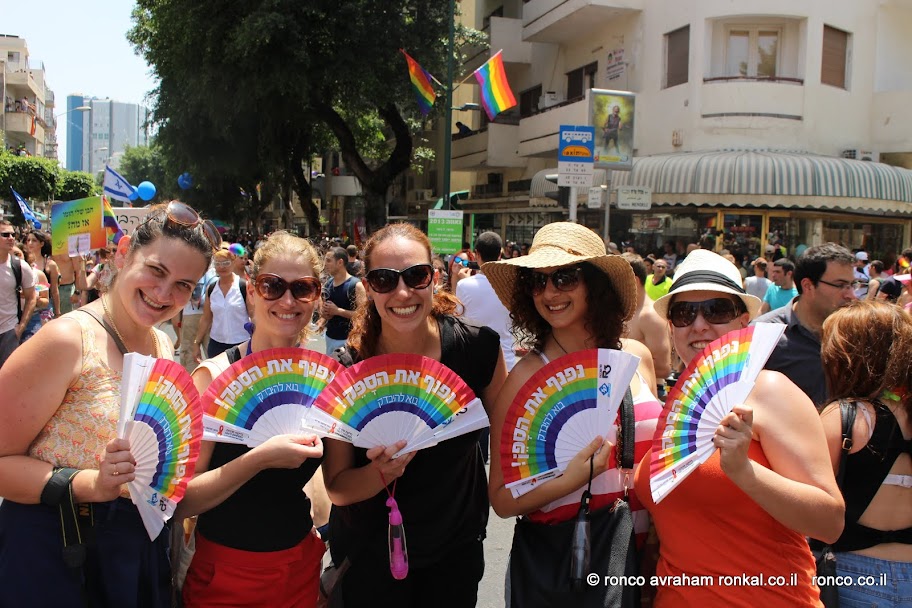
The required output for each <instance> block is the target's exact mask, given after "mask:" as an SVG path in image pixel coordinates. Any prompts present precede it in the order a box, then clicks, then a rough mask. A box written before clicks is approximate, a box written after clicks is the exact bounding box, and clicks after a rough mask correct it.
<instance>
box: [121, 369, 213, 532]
mask: <svg viewBox="0 0 912 608" xmlns="http://www.w3.org/2000/svg"><path fill="white" fill-rule="evenodd" d="M202 417H203V410H202V407H200V401H199V393H197V391H196V387H195V386H193V380H192V379H191V378H190V374H188V373H187V372H186V371H185V370H184V368H183V367H182V366H181V365H180V364H179V363H176V362H174V361H168V360H167V359H156V358H154V357H149V356H147V355H140V354H137V353H127V354H126V355H124V371H123V379H122V382H121V389H120V419H119V420H118V422H117V436H118V437H121V438H126V439H129V441H130V453H131V454H132V455H133V458H134V459H135V460H136V478H135V479H134V480H133V481H131V482H130V483H129V484H128V485H127V487H128V488H129V490H130V499H131V500H132V501H133V504H135V505H136V507H137V509H138V510H139V515H140V516H141V517H142V521H143V525H144V526H145V527H146V532H148V533H149V538H151V539H152V540H155V539H156V538H158V535H159V534H160V533H161V531H162V528H163V527H164V525H165V522H166V521H168V520H169V519H171V516H172V515H174V509H175V507H177V503H178V502H180V500H181V499H182V498H183V497H184V491H185V490H186V488H187V483H188V482H189V481H190V479H191V478H192V477H193V470H194V468H195V467H196V459H197V458H198V457H199V448H200V441H201V439H202V436H203V425H202Z"/></svg>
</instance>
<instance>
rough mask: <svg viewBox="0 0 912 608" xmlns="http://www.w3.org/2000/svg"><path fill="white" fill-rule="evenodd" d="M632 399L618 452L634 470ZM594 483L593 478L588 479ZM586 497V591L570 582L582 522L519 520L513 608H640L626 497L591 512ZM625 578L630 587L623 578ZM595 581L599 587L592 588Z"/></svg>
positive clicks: (626, 466) (624, 407) (512, 554)
mask: <svg viewBox="0 0 912 608" xmlns="http://www.w3.org/2000/svg"><path fill="white" fill-rule="evenodd" d="M634 429H635V423H634V413H633V398H632V396H631V394H630V389H627V394H626V395H625V396H624V401H623V403H622V404H621V433H620V435H619V436H618V445H617V450H618V454H620V458H619V463H620V466H621V468H624V469H632V468H633V464H634V462H633V448H634ZM589 482H590V485H591V483H592V480H591V478H590V480H589ZM587 494H588V490H587V491H586V493H585V494H584V498H583V501H582V506H581V512H582V511H585V513H586V514H587V515H588V519H589V529H590V535H589V546H590V547H591V551H589V556H590V560H591V561H590V562H589V565H588V568H587V572H586V573H585V574H584V576H585V581H584V586H583V588H582V589H580V588H579V586H578V585H574V581H572V580H571V562H572V561H573V550H574V541H575V538H574V530H575V528H576V527H577V520H570V521H566V522H561V523H558V524H541V523H535V522H532V521H529V520H528V519H527V518H518V519H517V521H516V526H515V528H514V530H513V547H512V549H511V551H510V563H509V566H508V572H509V593H510V598H509V599H510V603H509V605H510V606H511V608H551V607H554V606H574V607H581V608H590V607H591V608H609V607H610V608H628V607H630V608H632V607H634V606H639V603H640V588H639V585H638V584H635V582H631V581H635V579H636V576H637V574H638V566H637V564H638V561H637V556H636V544H635V540H634V534H633V517H632V515H631V513H630V505H629V503H628V502H627V499H626V495H625V497H624V499H618V500H617V501H615V503H614V504H613V505H611V506H610V507H605V508H602V509H599V510H597V511H592V512H591V513H590V512H588V500H587V498H586V495H587ZM622 577H626V582H627V584H624V582H625V581H622V580H621V578H622ZM593 583H594V584H593Z"/></svg>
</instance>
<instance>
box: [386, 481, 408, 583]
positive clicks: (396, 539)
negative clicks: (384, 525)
mask: <svg viewBox="0 0 912 608" xmlns="http://www.w3.org/2000/svg"><path fill="white" fill-rule="evenodd" d="M386 506H387V507H389V509H390V514H389V557H390V572H391V573H392V575H393V578H394V579H396V580H397V581H401V580H402V579H404V578H405V577H406V576H408V549H406V546H405V527H404V526H403V525H402V513H401V512H400V511H399V505H398V504H396V499H395V498H393V497H392V496H390V497H389V498H387V499H386Z"/></svg>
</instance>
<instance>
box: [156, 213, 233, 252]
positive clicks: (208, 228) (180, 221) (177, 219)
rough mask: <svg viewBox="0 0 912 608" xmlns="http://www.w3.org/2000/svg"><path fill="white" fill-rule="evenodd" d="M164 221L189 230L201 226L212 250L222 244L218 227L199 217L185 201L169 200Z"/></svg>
mask: <svg viewBox="0 0 912 608" xmlns="http://www.w3.org/2000/svg"><path fill="white" fill-rule="evenodd" d="M153 217H155V216H154V215H150V216H149V217H148V218H147V219H146V220H145V221H144V222H143V224H145V223H146V222H148V221H149V220H150V219H152V218H153ZM165 221H166V222H173V223H175V224H177V225H178V226H183V227H184V228H189V229H190V230H193V229H195V228H196V227H197V226H199V227H200V228H202V230H203V235H204V236H205V237H206V240H207V241H209V244H210V245H211V246H212V250H213V251H218V249H219V247H220V246H221V244H222V235H221V234H220V233H219V231H218V228H216V227H215V224H213V223H212V220H204V219H203V218H201V217H200V215H199V213H197V212H196V209H194V208H193V207H191V206H190V205H188V204H187V203H182V202H180V201H171V202H170V203H168V205H167V206H166V207H165Z"/></svg>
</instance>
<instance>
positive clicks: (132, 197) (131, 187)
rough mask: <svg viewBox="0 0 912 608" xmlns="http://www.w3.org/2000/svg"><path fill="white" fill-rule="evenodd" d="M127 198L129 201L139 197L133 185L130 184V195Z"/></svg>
mask: <svg viewBox="0 0 912 608" xmlns="http://www.w3.org/2000/svg"><path fill="white" fill-rule="evenodd" d="M127 198H128V199H130V200H131V201H135V200H136V199H138V198H139V192H138V191H137V190H136V188H135V187H133V186H130V195H129V196H128V197H127Z"/></svg>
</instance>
